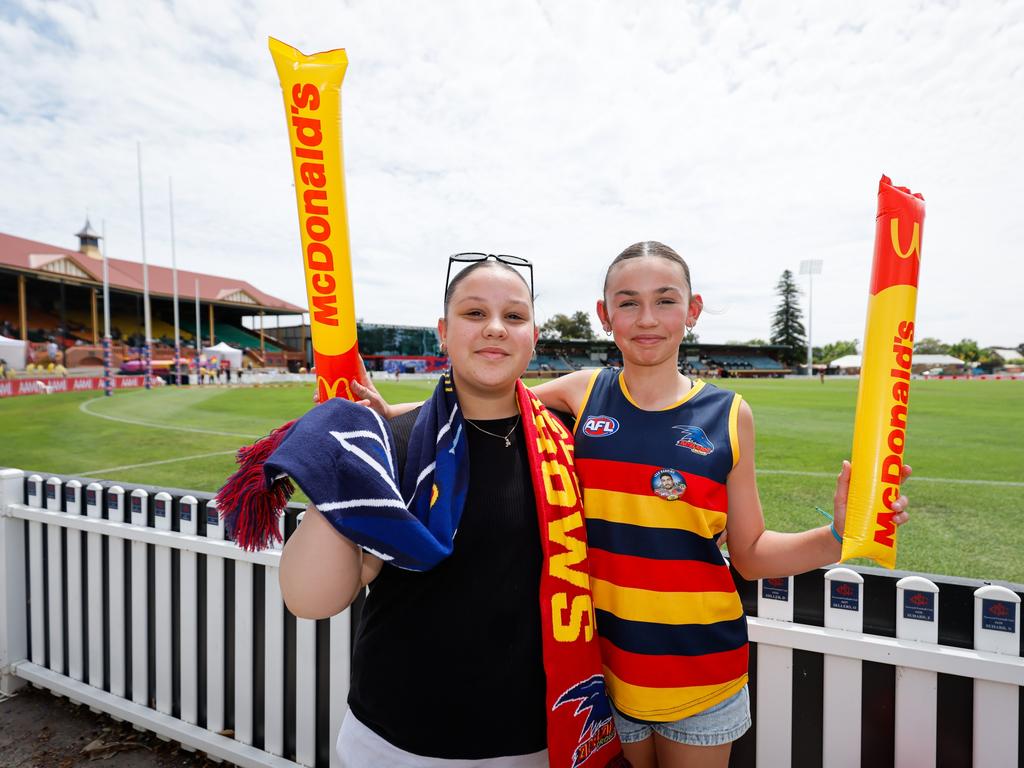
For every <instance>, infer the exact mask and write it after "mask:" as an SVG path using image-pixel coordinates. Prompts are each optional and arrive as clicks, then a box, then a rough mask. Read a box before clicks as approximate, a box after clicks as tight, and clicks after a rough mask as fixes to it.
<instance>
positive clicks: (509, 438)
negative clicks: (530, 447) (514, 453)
mask: <svg viewBox="0 0 1024 768" xmlns="http://www.w3.org/2000/svg"><path fill="white" fill-rule="evenodd" d="M521 418H522V415H521V414H520V415H519V416H516V421H515V423H514V424H513V425H512V429H510V430H509V431H508V434H507V435H496V434H494V433H493V432H488V431H487V430H486V429H484V428H483V427H481V426H479V425H478V424H475V423H474V422H473V420H472V419H465V421H466V422H467V423H468V424H469V425H470V426H471V427H474V428H475V429H478V430H480V431H481V432H483V433H484V434H485V435H490V436H491V437H496V438H498V439H499V440H504V441H505V447H506V448H511V447H512V433H513V432H515V431H516V427H518V426H519V420H520V419H521Z"/></svg>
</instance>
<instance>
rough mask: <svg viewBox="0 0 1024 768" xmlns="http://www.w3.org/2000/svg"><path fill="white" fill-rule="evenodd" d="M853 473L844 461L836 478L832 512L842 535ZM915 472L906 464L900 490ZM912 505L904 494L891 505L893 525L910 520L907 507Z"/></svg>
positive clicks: (844, 528) (901, 476)
mask: <svg viewBox="0 0 1024 768" xmlns="http://www.w3.org/2000/svg"><path fill="white" fill-rule="evenodd" d="M851 473H852V465H851V464H850V462H849V461H844V462H843V466H842V467H841V468H840V470H839V476H838V477H837V478H836V492H835V495H834V496H833V497H832V511H833V515H834V521H833V522H834V524H835V526H836V530H837V531H839V533H840V534H842V533H843V532H844V531H845V530H846V506H847V502H848V501H849V496H850V475H851ZM912 473H913V470H912V469H911V468H910V465H909V464H904V465H903V469H902V471H901V472H900V490H901V491H902V489H903V483H905V482H906V481H907V480H908V479H909V478H910V475H911V474H912ZM909 505H910V499H908V498H907V497H906V495H905V494H903V493H902V492H901V493H900V496H899V498H897V499H896V500H895V501H893V502H892V504H890V505H889V509H891V510H892V511H893V512H895V513H896V514H894V515H893V516H892V522H893V525H897V526H898V525H903V524H904V523H906V522H907V521H908V520H910V515H909V514H908V513H907V507H908V506H909Z"/></svg>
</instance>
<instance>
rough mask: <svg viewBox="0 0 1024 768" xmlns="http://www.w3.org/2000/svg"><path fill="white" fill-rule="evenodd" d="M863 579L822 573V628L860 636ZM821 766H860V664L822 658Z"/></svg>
mask: <svg viewBox="0 0 1024 768" xmlns="http://www.w3.org/2000/svg"><path fill="white" fill-rule="evenodd" d="M863 591H864V577H863V576H861V575H860V574H859V573H856V572H854V571H851V570H850V569H849V568H832V569H831V570H829V571H828V572H827V573H826V574H825V626H826V627H827V628H828V629H843V630H846V631H848V632H855V633H857V634H860V633H862V632H863V631H864V596H863V594H862V592H863ZM823 677H824V685H825V691H824V697H823V700H824V710H825V711H824V717H823V718H822V729H823V731H824V734H823V739H822V753H823V754H822V765H823V766H824V767H825V768H837V767H838V766H859V765H860V732H861V663H860V660H859V659H847V658H843V657H840V656H828V655H826V656H825V659H824V675H823Z"/></svg>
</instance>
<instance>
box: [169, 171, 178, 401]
mask: <svg viewBox="0 0 1024 768" xmlns="http://www.w3.org/2000/svg"><path fill="white" fill-rule="evenodd" d="M167 196H168V200H169V201H170V206H171V284H172V290H173V291H174V384H175V386H178V387H180V386H181V333H180V331H179V329H178V258H177V254H176V253H175V250H174V186H173V181H172V179H171V178H170V177H168V179H167Z"/></svg>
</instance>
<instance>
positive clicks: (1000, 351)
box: [992, 347, 1024, 361]
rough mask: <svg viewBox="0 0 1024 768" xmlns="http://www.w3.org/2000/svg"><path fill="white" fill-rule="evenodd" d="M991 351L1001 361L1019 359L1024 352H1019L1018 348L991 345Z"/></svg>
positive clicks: (1023, 356)
mask: <svg viewBox="0 0 1024 768" xmlns="http://www.w3.org/2000/svg"><path fill="white" fill-rule="evenodd" d="M992 352H993V353H994V354H995V355H997V356H998V357H999V359H1001V360H1003V361H1010V360H1020V359H1022V358H1024V354H1021V352H1020V350H1017V349H1011V348H1004V347H993V348H992Z"/></svg>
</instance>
